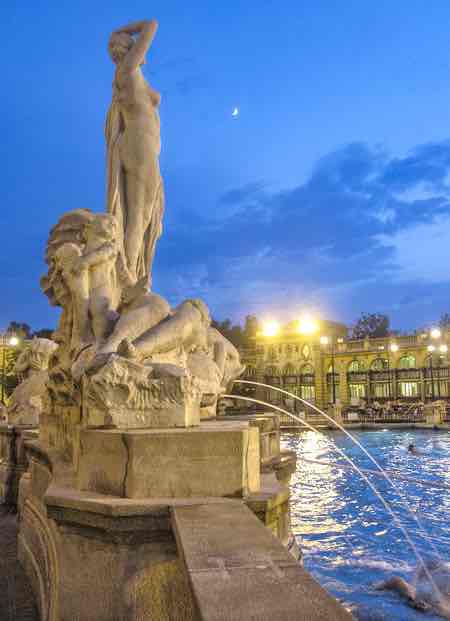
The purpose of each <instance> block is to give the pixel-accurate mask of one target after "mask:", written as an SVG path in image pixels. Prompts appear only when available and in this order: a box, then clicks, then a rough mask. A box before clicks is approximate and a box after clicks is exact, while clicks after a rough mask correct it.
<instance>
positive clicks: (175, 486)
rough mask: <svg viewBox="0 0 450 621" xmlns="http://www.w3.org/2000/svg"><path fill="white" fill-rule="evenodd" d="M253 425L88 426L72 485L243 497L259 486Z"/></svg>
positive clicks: (117, 491) (129, 494)
mask: <svg viewBox="0 0 450 621" xmlns="http://www.w3.org/2000/svg"><path fill="white" fill-rule="evenodd" d="M259 461H260V457H259V439H258V429H256V428H253V427H250V426H249V424H248V423H245V422H229V423H219V422H204V423H202V424H201V425H200V426H199V427H195V428H191V429H166V430H161V429H158V430H157V429H141V430H128V431H124V430H119V429H111V430H106V429H88V430H84V431H82V432H81V434H80V457H79V467H78V478H77V486H78V489H80V490H85V491H92V492H97V493H100V494H107V495H113V496H120V497H123V498H154V497H163V498H164V497H165V498H175V497H184V498H190V497H200V496H212V497H222V496H226V497H245V496H247V495H248V494H249V493H251V492H256V491H258V490H259V487H260V474H259V470H260V464H259Z"/></svg>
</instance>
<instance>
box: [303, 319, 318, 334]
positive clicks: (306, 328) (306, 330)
mask: <svg viewBox="0 0 450 621" xmlns="http://www.w3.org/2000/svg"><path fill="white" fill-rule="evenodd" d="M317 327H318V326H317V321H316V320H315V319H311V317H306V316H305V317H302V318H301V319H300V320H299V322H298V331H299V332H300V333H301V334H313V333H314V332H316V331H317Z"/></svg>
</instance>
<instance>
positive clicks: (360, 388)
mask: <svg viewBox="0 0 450 621" xmlns="http://www.w3.org/2000/svg"><path fill="white" fill-rule="evenodd" d="M348 387H349V390H350V398H351V399H364V398H365V396H366V385H365V384H349V385H348Z"/></svg>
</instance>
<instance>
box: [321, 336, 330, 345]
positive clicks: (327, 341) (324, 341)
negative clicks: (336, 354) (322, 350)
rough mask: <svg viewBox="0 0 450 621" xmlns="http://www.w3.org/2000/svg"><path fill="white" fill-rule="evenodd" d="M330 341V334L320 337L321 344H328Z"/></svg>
mask: <svg viewBox="0 0 450 621" xmlns="http://www.w3.org/2000/svg"><path fill="white" fill-rule="evenodd" d="M329 342H330V339H329V338H328V336H321V337H320V344H321V345H328V343H329Z"/></svg>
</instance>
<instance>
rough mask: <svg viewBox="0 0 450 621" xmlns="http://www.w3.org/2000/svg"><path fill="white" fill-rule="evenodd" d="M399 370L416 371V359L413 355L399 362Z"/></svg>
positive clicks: (404, 357)
mask: <svg viewBox="0 0 450 621" xmlns="http://www.w3.org/2000/svg"><path fill="white" fill-rule="evenodd" d="M398 366H399V369H415V368H416V359H415V357H414V356H412V355H411V354H409V355H407V356H402V357H401V358H400V360H399V361H398Z"/></svg>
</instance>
